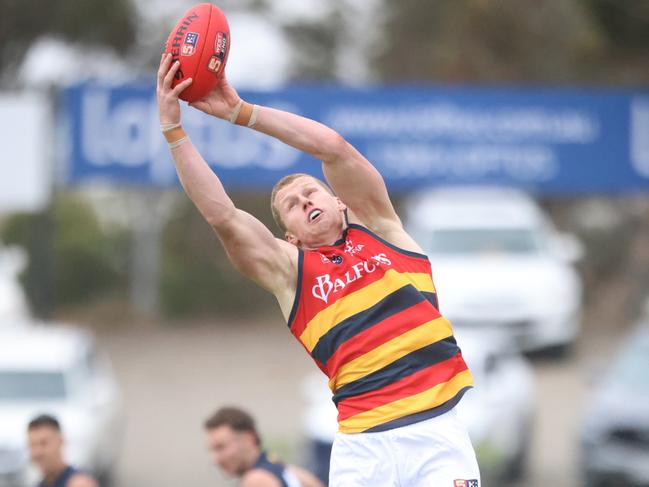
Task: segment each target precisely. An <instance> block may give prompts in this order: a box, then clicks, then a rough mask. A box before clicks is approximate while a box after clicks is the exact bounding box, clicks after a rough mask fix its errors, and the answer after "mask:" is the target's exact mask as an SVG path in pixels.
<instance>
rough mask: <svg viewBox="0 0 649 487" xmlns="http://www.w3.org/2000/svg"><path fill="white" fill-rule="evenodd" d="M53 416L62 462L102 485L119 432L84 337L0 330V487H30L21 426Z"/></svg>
mask: <svg viewBox="0 0 649 487" xmlns="http://www.w3.org/2000/svg"><path fill="white" fill-rule="evenodd" d="M42 413H47V414H52V415H54V416H55V417H57V418H58V419H59V421H60V423H61V427H62V431H63V434H64V437H65V440H66V450H65V451H66V457H67V460H68V461H69V462H70V463H71V464H73V465H75V466H77V467H79V468H82V469H86V470H87V471H89V472H92V473H93V474H95V475H97V476H99V477H100V478H106V479H107V474H109V473H110V472H111V471H112V468H113V464H114V462H115V460H116V458H117V453H118V448H119V445H120V438H121V434H122V431H123V414H122V408H121V402H120V397H119V393H118V389H117V386H116V383H115V381H114V378H113V375H112V372H111V368H110V365H109V363H108V362H107V360H106V358H105V357H104V356H102V355H101V353H100V352H99V351H98V350H97V349H96V348H95V346H94V344H93V340H92V338H91V336H90V335H89V334H87V333H85V332H83V331H81V330H78V329H74V328H69V327H61V326H54V325H50V326H36V325H34V326H23V327H6V328H5V327H0V486H3V487H4V486H11V487H22V486H23V485H33V484H34V481H35V480H36V478H37V472H35V470H34V469H33V467H31V466H30V465H29V461H28V460H29V459H28V456H29V455H28V452H27V424H28V423H29V421H30V420H31V419H33V418H34V417H35V416H37V415H39V414H42Z"/></svg>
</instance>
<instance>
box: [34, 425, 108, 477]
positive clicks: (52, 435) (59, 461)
mask: <svg viewBox="0 0 649 487" xmlns="http://www.w3.org/2000/svg"><path fill="white" fill-rule="evenodd" d="M27 436H28V444H29V453H30V456H31V460H32V462H33V463H34V464H35V465H36V466H37V467H38V469H39V470H40V472H41V474H42V475H43V479H42V480H41V482H40V483H39V484H38V486H39V487H99V484H97V482H96V481H95V479H93V478H92V477H91V476H89V475H87V474H85V473H82V472H80V471H79V470H77V469H76V468H74V467H72V466H71V465H68V464H66V463H65V460H64V458H63V444H64V442H63V436H62V435H61V426H60V425H59V422H58V420H57V419H56V418H55V417H53V416H50V415H45V414H44V415H41V416H38V417H36V418H34V419H33V420H31V421H30V422H29V425H28V426H27Z"/></svg>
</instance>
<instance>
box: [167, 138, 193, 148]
mask: <svg viewBox="0 0 649 487" xmlns="http://www.w3.org/2000/svg"><path fill="white" fill-rule="evenodd" d="M188 140H189V137H183V138H182V139H178V140H175V141H173V142H170V143H169V149H175V148H176V147H180V146H181V145H183V144H184V143H185V142H187V141H188Z"/></svg>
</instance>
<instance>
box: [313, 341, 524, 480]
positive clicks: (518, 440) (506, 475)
mask: <svg viewBox="0 0 649 487" xmlns="http://www.w3.org/2000/svg"><path fill="white" fill-rule="evenodd" d="M456 337H457V339H458V344H459V345H460V347H461V348H462V355H463V356H464V358H465V360H466V362H467V365H468V366H469V368H470V369H471V371H472V373H473V375H474V378H475V384H476V385H475V387H474V388H473V389H472V390H470V391H469V392H467V393H466V395H465V396H464V398H463V399H462V400H461V401H460V403H459V404H458V406H457V410H458V414H459V415H460V417H461V418H462V419H463V420H464V421H465V423H466V424H467V427H468V430H469V435H470V437H471V440H472V442H473V445H474V448H475V450H476V455H477V457H478V463H479V464H480V469H481V475H482V480H483V484H484V485H486V486H496V485H505V484H506V483H507V482H509V481H511V480H514V479H517V478H519V477H520V476H521V475H522V474H523V473H524V471H525V468H526V462H527V455H528V452H529V448H530V444H531V440H532V429H531V428H532V420H533V417H534V413H535V390H536V384H535V380H534V374H533V371H532V367H531V365H530V364H529V362H528V360H527V359H526V358H525V357H523V356H522V355H521V354H520V353H519V352H517V351H516V349H515V348H514V347H511V345H510V344H508V343H507V342H506V341H505V340H504V339H502V338H501V337H494V336H490V335H488V334H485V332H484V331H479V330H463V331H462V332H460V333H456ZM303 391H304V395H305V400H306V409H305V416H304V418H303V421H304V430H305V432H306V436H307V442H308V447H309V451H310V463H311V468H312V470H313V471H314V473H316V475H318V476H319V477H320V479H321V480H322V481H323V482H325V484H326V481H327V478H328V472H329V457H330V455H331V445H332V443H333V440H334V435H335V433H336V430H337V422H336V416H337V411H336V408H335V406H334V404H333V402H332V400H331V391H330V390H329V387H328V383H327V379H326V377H325V376H324V374H322V373H320V372H314V373H313V374H312V375H309V376H307V377H306V379H305V380H304V383H303Z"/></svg>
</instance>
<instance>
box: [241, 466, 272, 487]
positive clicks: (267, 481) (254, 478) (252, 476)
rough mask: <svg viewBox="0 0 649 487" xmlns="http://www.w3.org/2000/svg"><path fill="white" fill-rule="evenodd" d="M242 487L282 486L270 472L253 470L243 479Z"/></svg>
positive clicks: (244, 475)
mask: <svg viewBox="0 0 649 487" xmlns="http://www.w3.org/2000/svg"><path fill="white" fill-rule="evenodd" d="M240 486H241V487H282V484H281V483H280V481H279V480H278V479H277V477H276V476H275V475H273V474H272V473H271V472H269V471H268V470H265V469H263V468H253V469H251V470H248V471H247V472H246V473H245V474H243V476H242V477H241V483H240Z"/></svg>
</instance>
